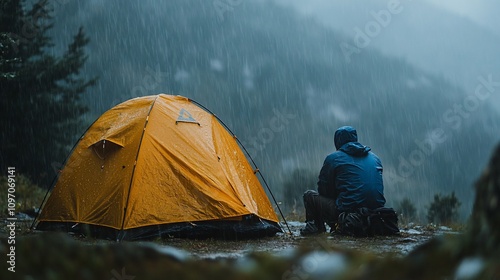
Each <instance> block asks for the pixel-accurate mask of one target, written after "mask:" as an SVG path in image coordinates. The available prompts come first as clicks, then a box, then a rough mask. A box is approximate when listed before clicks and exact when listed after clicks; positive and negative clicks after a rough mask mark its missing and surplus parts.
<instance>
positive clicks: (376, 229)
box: [337, 207, 399, 237]
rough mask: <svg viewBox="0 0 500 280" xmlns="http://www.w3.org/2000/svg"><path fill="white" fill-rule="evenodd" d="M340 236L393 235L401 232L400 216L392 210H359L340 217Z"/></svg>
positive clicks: (363, 208) (343, 213) (344, 213)
mask: <svg viewBox="0 0 500 280" xmlns="http://www.w3.org/2000/svg"><path fill="white" fill-rule="evenodd" d="M337 225H338V226H337V229H338V231H339V233H340V234H343V235H350V236H356V237H365V236H375V235H393V234H396V233H398V232H399V228H398V215H397V214H396V211H394V209H392V208H387V207H380V208H376V209H368V208H366V207H362V208H358V209H355V210H352V211H346V212H342V213H340V215H339V219H338V224H337Z"/></svg>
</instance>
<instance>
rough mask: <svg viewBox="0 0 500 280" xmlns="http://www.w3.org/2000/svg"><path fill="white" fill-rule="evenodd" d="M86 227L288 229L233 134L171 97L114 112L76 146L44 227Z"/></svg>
mask: <svg viewBox="0 0 500 280" xmlns="http://www.w3.org/2000/svg"><path fill="white" fill-rule="evenodd" d="M81 225H86V226H89V227H90V228H91V229H92V231H94V233H97V235H104V237H106V235H110V236H109V237H110V238H123V239H138V238H142V237H147V236H158V235H160V236H161V235H162V234H169V235H170V234H173V235H176V234H179V235H182V234H193V233H196V231H199V232H198V233H199V234H200V235H203V234H204V233H206V234H211V233H213V231H214V229H217V230H215V231H217V233H216V234H220V231H221V230H223V231H228V232H226V233H231V231H233V232H232V233H236V234H240V235H245V233H251V234H256V235H273V234H275V233H276V232H278V231H280V230H281V229H280V227H279V225H278V219H277V216H276V214H275V212H274V210H273V208H272V205H271V203H270V201H269V199H268V197H267V195H266V193H265V191H264V189H263V188H262V185H261V184H260V182H259V180H258V178H257V176H256V174H255V173H254V170H253V168H252V167H251V165H250V164H249V163H248V161H247V159H246V157H245V155H244V154H243V152H242V151H241V149H240V147H239V145H238V143H237V141H236V140H235V139H234V137H233V136H232V135H231V134H230V133H229V132H228V131H227V130H226V129H225V128H224V127H223V126H222V125H221V123H220V122H219V121H218V119H217V118H216V117H215V116H214V115H213V114H211V113H209V112H207V111H206V110H204V109H203V108H201V107H199V106H198V105H197V104H195V103H193V102H192V101H190V100H189V99H187V98H184V97H181V96H170V95H165V94H160V95H155V96H146V97H140V98H135V99H131V100H129V101H126V102H124V103H122V104H119V105H117V106H116V107H114V108H112V109H110V110H109V111H107V112H105V113H104V114H103V115H102V116H101V117H100V118H99V119H98V120H97V121H96V122H95V123H94V124H93V125H92V126H91V127H90V128H89V129H88V131H87V132H86V133H85V134H84V136H83V137H82V138H81V139H80V141H79V143H78V144H77V145H76V147H75V148H74V150H73V152H72V154H71V155H70V157H69V159H68V161H67V163H66V165H65V167H64V168H63V169H62V170H61V173H60V175H59V178H58V180H57V181H56V183H55V186H54V188H53V190H52V192H51V194H50V196H49V198H48V199H47V201H46V203H45V204H44V205H43V207H42V211H41V213H40V216H39V218H38V226H37V228H39V229H51V228H57V227H59V228H68V227H71V228H75V227H80V226H81ZM101 227H102V230H100V229H101ZM87 229H88V228H87ZM193 231H194V232H193ZM204 231H206V232H204ZM223 234H225V233H223Z"/></svg>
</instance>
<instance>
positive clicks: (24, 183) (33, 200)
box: [0, 174, 46, 217]
mask: <svg viewBox="0 0 500 280" xmlns="http://www.w3.org/2000/svg"><path fill="white" fill-rule="evenodd" d="M15 180H16V182H15V183H16V191H15V193H14V195H15V200H16V213H19V212H28V213H30V212H31V213H32V212H33V211H34V210H35V209H37V208H38V207H40V204H41V203H42V200H43V198H44V196H45V193H46V190H44V189H42V188H40V187H38V186H37V185H35V184H33V182H31V181H30V179H28V177H26V176H24V175H21V174H16V177H15ZM7 188H8V185H7V177H6V176H1V177H0V189H1V191H0V209H2V210H1V211H0V217H6V216H7Z"/></svg>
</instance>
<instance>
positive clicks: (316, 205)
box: [303, 190, 339, 232]
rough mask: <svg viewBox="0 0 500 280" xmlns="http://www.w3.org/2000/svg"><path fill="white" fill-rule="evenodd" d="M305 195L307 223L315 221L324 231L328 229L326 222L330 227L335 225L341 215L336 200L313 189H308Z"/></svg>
mask: <svg viewBox="0 0 500 280" xmlns="http://www.w3.org/2000/svg"><path fill="white" fill-rule="evenodd" d="M303 197H304V207H305V208H306V223H307V222H314V225H316V227H317V228H318V230H319V231H322V232H324V231H325V230H326V228H325V223H327V224H328V225H329V226H330V227H333V226H334V225H335V223H336V222H337V220H338V216H339V213H338V211H337V206H336V204H335V200H333V199H331V198H328V197H325V196H322V195H320V194H319V193H318V192H317V191H313V190H307V191H306V192H305V193H304V196H303Z"/></svg>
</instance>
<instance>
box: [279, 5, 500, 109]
mask: <svg viewBox="0 0 500 280" xmlns="http://www.w3.org/2000/svg"><path fill="white" fill-rule="evenodd" d="M276 1H277V2H278V3H281V4H282V5H284V6H293V7H295V9H296V10H297V11H299V12H300V13H301V14H303V15H306V16H308V17H313V18H315V19H317V20H318V21H320V22H321V23H323V24H325V25H326V26H328V27H332V28H334V29H336V30H339V31H341V32H343V33H345V34H346V35H347V36H348V37H349V38H350V39H349V40H348V41H347V42H349V43H352V44H354V42H353V41H354V39H355V38H356V37H357V36H358V35H357V34H359V32H358V29H359V30H362V31H363V33H365V34H367V32H368V33H370V34H369V35H368V34H367V35H368V40H369V43H368V45H369V46H370V47H375V48H377V49H379V50H380V51H381V52H383V53H384V54H387V55H390V56H397V57H401V58H403V59H406V60H407V61H408V62H410V63H412V64H414V65H416V66H418V67H420V68H422V69H424V70H425V71H428V72H431V73H434V74H436V75H442V76H444V77H445V78H446V79H448V80H449V81H450V82H451V83H454V84H457V85H459V86H461V87H463V88H464V89H465V91H466V93H468V94H472V93H474V90H475V88H476V86H477V85H478V83H479V82H478V76H481V75H488V74H492V75H493V76H494V77H495V79H496V80H499V79H500V78H499V77H500V56H499V55H498V50H499V49H500V28H499V26H498V25H496V24H495V23H496V21H497V20H498V16H496V20H494V19H493V17H492V14H497V13H498V11H500V3H498V2H494V1H486V0H482V1H477V3H476V2H475V3H474V4H475V5H477V6H478V9H486V7H490V9H491V11H490V12H487V13H486V14H487V15H489V17H483V18H481V20H480V22H481V23H483V25H481V24H479V23H476V22H474V21H473V20H471V19H469V18H466V17H464V16H459V15H456V14H452V13H450V12H449V11H446V10H443V9H441V8H440V7H439V6H437V5H436V6H435V5H432V4H431V3H429V2H428V1H411V0H403V1H387V0H375V1H369V2H366V1H350V2H349V5H346V4H345V1H340V0H334V1H330V0H312V1H308V2H307V3H305V2H303V1H299V0H290V1H289V0H276ZM436 2H438V1H436ZM482 2H488V3H482ZM392 3H399V4H395V6H396V7H397V8H396V9H395V11H394V12H392V13H390V12H388V11H389V8H388V7H389V6H391V4H392ZM454 4H457V3H454ZM441 5H444V4H441ZM457 5H459V4H457ZM495 8H498V9H495ZM494 11H496V12H494ZM477 17H478V16H477ZM373 22H376V23H378V27H380V28H378V29H377V26H376V25H375V26H374V25H373V24H372V23H373ZM486 23H490V26H491V27H495V28H496V29H490V28H487V27H485V26H484V25H486ZM367 30H368V31H367ZM489 102H493V103H495V105H496V106H497V107H498V108H500V96H499V95H498V94H496V96H494V97H493V98H490V101H489ZM499 110H500V109H499Z"/></svg>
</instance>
